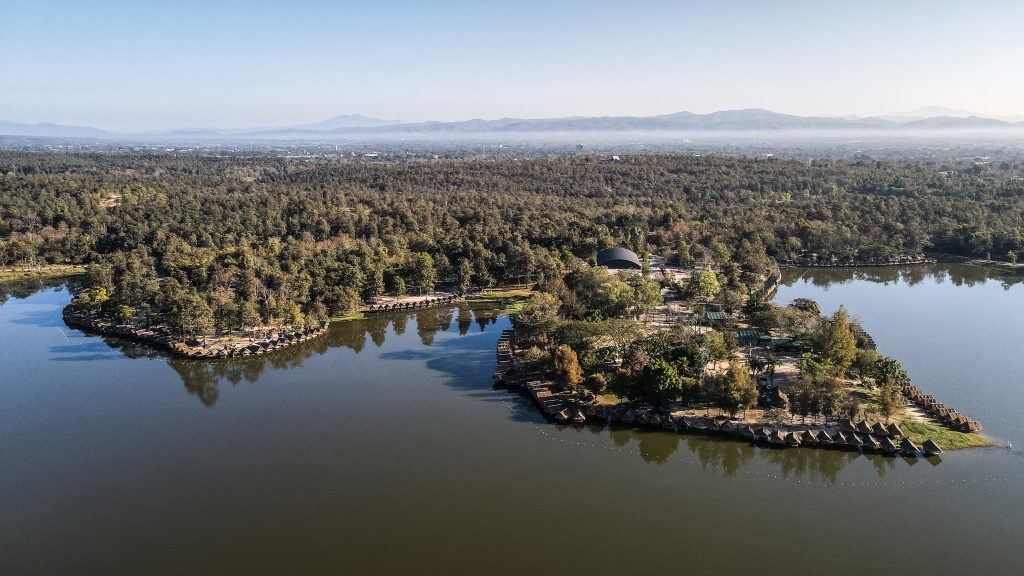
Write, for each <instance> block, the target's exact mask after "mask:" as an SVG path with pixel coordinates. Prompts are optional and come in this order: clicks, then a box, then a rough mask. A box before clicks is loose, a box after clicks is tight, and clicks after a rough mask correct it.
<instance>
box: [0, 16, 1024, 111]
mask: <svg viewBox="0 0 1024 576" xmlns="http://www.w3.org/2000/svg"><path fill="white" fill-rule="evenodd" d="M0 19H2V20H3V22H4V25H3V26H2V27H0V46H2V49H0V119H7V120H15V121H24V122H38V121H51V122H61V123H75V124H83V125H92V126H98V127H102V128H108V129H115V130H148V129H163V128H171V127H209V126H216V127H224V128H232V127H243V126H274V125H283V124H291V123H302V122H313V121H318V120H322V119H325V118H328V117H331V116H335V115H338V114H346V113H362V114H366V115H369V116H375V117H380V118H387V119H396V120H405V121H420V120H428V119H434V120H461V119H468V118H498V117H503V116H516V117H553V116H569V115H649V114H661V113H670V112H677V111H680V110H688V111H692V112H710V111H714V110H721V109H735V108H752V107H761V108H768V109H771V110H775V111H779V112H787V113H794V114H828V115H845V114H860V115H867V114H884V113H888V112H896V111H901V110H909V109H913V108H917V107H920V106H926V105H939V106H948V107H954V108H966V109H970V110H973V111H977V112H980V113H987V114H1003V115H1014V114H1024V74H1022V72H1021V71H1022V69H1024V68H1022V65H1024V34H1022V33H1021V32H1020V25H1021V23H1022V22H1024V2H1013V1H1005V2H984V1H981V2H966V1H965V2H944V1H937V0H933V1H911V0H908V1H898V2H896V1H873V0H861V1H857V2H852V1H851V2H845V1H844V2H840V1H838V0H837V1H832V0H828V1H825V0H818V1H807V2H803V1H774V2H773V1H769V0H763V1H761V2H740V1H736V2H710V1H708V2H685V1H676V2H658V1H649V2H628V1H618V2H604V1H601V0H591V1H588V2H571V1H567V0H566V1H558V0H549V1H546V2H533V1H528V0H520V1H517V2H500V1H484V0H478V1H475V2H456V1H451V2H448V1H435V2H393V1H386V0H384V1H381V0H365V1H363V2H320V1H316V0H309V1H306V2H295V3H286V2H280V1H277V2H261V1H251V2H229V1H223V2H217V1H213V0H211V1H206V2H195V1H189V0H184V1H176V2H145V1H141V0H140V1H136V2H118V1H107V2H88V1H79V2H48V1H45V0H36V1H19V0H0Z"/></svg>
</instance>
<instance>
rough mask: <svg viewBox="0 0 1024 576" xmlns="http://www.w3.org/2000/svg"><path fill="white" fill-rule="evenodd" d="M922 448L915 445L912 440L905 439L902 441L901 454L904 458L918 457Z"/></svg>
mask: <svg viewBox="0 0 1024 576" xmlns="http://www.w3.org/2000/svg"><path fill="white" fill-rule="evenodd" d="M920 451H921V448H920V447H918V445H917V444H914V443H913V442H912V441H911V440H910V438H903V440H900V453H902V454H903V455H904V456H916V455H917V453H918V452H920Z"/></svg>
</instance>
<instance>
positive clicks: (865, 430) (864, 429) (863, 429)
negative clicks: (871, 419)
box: [857, 420, 873, 434]
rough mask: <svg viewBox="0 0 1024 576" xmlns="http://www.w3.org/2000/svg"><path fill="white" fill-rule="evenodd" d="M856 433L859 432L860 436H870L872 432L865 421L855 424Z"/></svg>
mask: <svg viewBox="0 0 1024 576" xmlns="http://www.w3.org/2000/svg"><path fill="white" fill-rule="evenodd" d="M857 432H860V433H861V434H871V432H873V430H872V429H871V426H869V425H868V423H867V421H866V420H861V421H860V422H857Z"/></svg>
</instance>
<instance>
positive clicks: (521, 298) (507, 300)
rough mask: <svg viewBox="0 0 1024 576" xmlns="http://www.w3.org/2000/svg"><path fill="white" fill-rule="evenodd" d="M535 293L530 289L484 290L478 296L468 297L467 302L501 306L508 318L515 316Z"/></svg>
mask: <svg viewBox="0 0 1024 576" xmlns="http://www.w3.org/2000/svg"><path fill="white" fill-rule="evenodd" d="M534 294H536V292H533V291H531V290H530V288H528V287H527V288H503V289H497V290H485V291H483V292H481V293H480V294H477V295H474V296H470V297H469V298H468V299H467V300H469V301H470V302H484V303H488V304H501V305H502V306H505V308H506V312H507V313H508V314H509V315H510V316H515V315H516V314H518V313H519V312H520V311H521V310H522V309H523V306H524V305H525V304H526V303H527V302H528V301H529V300H530V298H533V295H534Z"/></svg>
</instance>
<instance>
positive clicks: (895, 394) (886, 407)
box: [875, 356, 910, 420]
mask: <svg viewBox="0 0 1024 576" xmlns="http://www.w3.org/2000/svg"><path fill="white" fill-rule="evenodd" d="M909 379H910V377H909V376H907V372H906V370H904V369H903V366H902V365H900V363H899V361H898V360H896V359H895V358H889V357H887V356H879V357H878V360H877V361H876V362H875V381H876V382H877V383H878V384H879V385H880V388H879V390H878V393H877V394H876V396H875V404H876V407H877V408H878V412H879V413H881V414H882V415H883V416H885V418H886V420H888V419H889V417H890V416H892V415H893V414H895V413H897V412H898V411H899V410H900V408H901V407H902V406H903V384H904V383H905V382H907V381H908V380H909Z"/></svg>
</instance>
